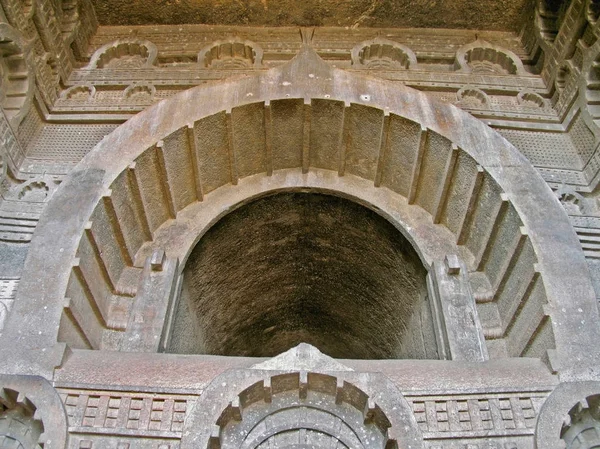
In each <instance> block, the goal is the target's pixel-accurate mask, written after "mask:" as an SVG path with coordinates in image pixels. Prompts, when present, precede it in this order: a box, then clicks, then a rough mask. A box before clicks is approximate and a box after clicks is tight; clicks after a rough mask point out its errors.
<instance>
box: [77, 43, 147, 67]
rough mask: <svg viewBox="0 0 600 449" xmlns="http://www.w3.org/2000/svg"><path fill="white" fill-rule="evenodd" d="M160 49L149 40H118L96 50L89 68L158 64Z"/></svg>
mask: <svg viewBox="0 0 600 449" xmlns="http://www.w3.org/2000/svg"><path fill="white" fill-rule="evenodd" d="M157 57H158V49H157V48H156V45H154V44H153V43H152V42H149V41H142V40H117V41H115V42H111V43H109V44H106V45H103V46H102V47H100V48H99V49H98V50H96V51H95V52H94V54H93V55H92V58H91V59H90V63H89V64H88V65H87V68H88V69H122V70H130V69H140V68H150V67H153V66H154V65H155V64H156V59H157Z"/></svg>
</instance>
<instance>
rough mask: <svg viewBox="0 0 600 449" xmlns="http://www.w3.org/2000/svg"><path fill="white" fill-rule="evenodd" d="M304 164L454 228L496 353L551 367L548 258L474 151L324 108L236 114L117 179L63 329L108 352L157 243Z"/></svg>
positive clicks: (164, 147)
mask: <svg viewBox="0 0 600 449" xmlns="http://www.w3.org/2000/svg"><path fill="white" fill-rule="evenodd" d="M284 123H285V126H284ZM250 124H256V126H254V125H253V126H250ZM209 136H210V137H209ZM369 136H378V138H377V139H372V138H371V137H369ZM340 141H341V142H342V145H341V146H339V142H340ZM303 167H306V170H307V171H311V170H316V171H318V170H334V171H337V172H338V173H339V174H340V175H343V174H347V175H353V176H358V177H360V178H364V179H369V180H371V182H372V183H373V184H371V185H373V186H374V187H384V188H386V189H389V190H391V191H393V192H394V193H395V194H396V195H397V196H398V198H399V199H400V198H403V199H402V200H401V201H406V202H407V203H408V204H409V205H411V204H412V205H413V206H411V207H413V208H414V207H417V206H418V207H419V210H424V211H426V212H427V213H428V214H429V217H430V218H429V219H430V220H432V221H433V223H434V226H436V227H439V228H445V229H446V231H444V232H441V229H440V231H438V232H436V234H438V235H440V236H441V235H448V236H449V240H450V241H449V242H448V243H447V245H456V244H458V245H459V247H460V248H461V249H460V251H462V253H461V254H463V255H464V257H465V258H466V260H467V261H468V264H469V267H470V270H471V271H472V273H471V279H472V284H473V289H474V294H475V297H476V300H477V302H478V303H479V309H480V311H479V314H480V317H481V319H482V322H483V326H484V332H485V336H486V338H488V339H489V340H492V339H493V340H495V341H494V342H493V343H490V344H491V345H493V346H494V348H495V350H493V351H491V352H492V353H493V354H497V355H509V356H537V357H541V358H544V359H545V358H546V355H545V350H546V349H549V348H552V347H553V345H554V343H553V337H552V329H551V326H550V323H549V320H548V318H547V316H546V314H545V311H544V304H545V303H546V297H545V292H544V287H543V283H542V280H541V278H540V276H539V273H538V272H537V270H536V266H535V263H536V255H535V252H534V249H533V247H532V245H531V242H530V241H529V238H528V236H527V232H526V230H525V229H524V228H523V226H522V222H521V220H520V217H519V215H518V213H517V212H516V210H515V209H514V207H513V206H512V204H511V203H510V202H509V201H508V200H507V198H506V197H505V196H504V194H503V192H502V190H501V189H500V187H499V186H498V184H497V183H496V182H495V181H494V180H493V179H492V178H491V176H489V175H488V174H487V173H486V172H485V171H484V170H483V169H482V168H481V167H480V166H478V165H477V163H476V162H475V161H474V160H473V159H472V158H471V157H470V156H469V155H468V154H466V153H465V152H463V151H462V150H460V149H459V148H457V147H455V146H453V145H452V143H451V142H450V141H448V140H447V139H446V138H444V137H442V136H441V135H439V134H437V133H435V132H433V131H431V130H428V129H423V128H421V126H420V125H419V124H417V123H414V122H412V121H410V120H407V119H405V118H403V117H400V116H398V115H395V114H389V115H386V114H384V112H383V111H382V110H380V109H376V108H373V107H367V106H364V105H359V104H350V105H348V106H345V105H344V104H343V103H342V102H339V101H333V100H324V99H314V100H312V101H311V102H310V104H309V103H305V102H304V100H301V99H282V100H272V101H271V102H270V103H269V104H268V105H267V104H265V103H262V102H261V103H252V104H248V105H245V106H240V107H237V108H233V109H232V110H231V112H230V113H226V112H222V113H218V114H216V115H212V116H209V117H206V118H204V119H201V120H199V121H197V122H195V123H194V124H193V125H190V126H189V127H184V128H181V129H179V130H177V131H176V132H174V133H173V134H171V135H169V136H167V137H166V138H164V139H163V140H162V141H159V142H157V144H156V145H155V146H153V147H151V148H149V149H148V150H147V151H146V152H144V153H142V154H141V155H140V156H139V157H138V158H137V159H136V160H135V162H134V163H133V164H131V165H130V166H129V168H128V169H127V170H126V171H124V172H123V173H121V175H119V176H118V178H117V179H116V180H115V181H114V182H113V184H112V185H111V187H110V192H109V193H108V194H107V195H106V196H104V198H103V200H102V201H101V202H100V203H99V204H98V206H97V207H96V209H95V211H94V213H93V214H92V217H91V219H90V223H89V225H88V228H87V230H86V233H85V234H84V235H83V236H82V240H81V242H80V245H79V250H78V253H77V260H76V262H75V264H74V267H73V273H72V276H71V281H70V282H69V286H68V288H67V294H66V296H67V297H68V298H69V303H68V306H67V309H66V314H65V317H64V318H65V319H64V320H63V324H64V326H65V330H66V329H67V328H71V331H69V332H65V333H64V334H65V335H67V334H69V335H80V336H81V338H80V339H79V340H78V339H71V340H67V341H68V342H69V343H70V344H71V345H73V346H76V347H90V348H100V347H101V343H100V342H101V339H102V337H101V336H102V332H103V330H104V329H106V328H107V327H110V326H109V324H108V323H110V322H114V319H113V318H111V301H112V297H113V295H114V294H117V295H123V296H133V295H135V286H133V287H126V284H127V282H126V281H125V279H126V278H127V276H128V273H130V271H131V269H132V268H133V267H134V266H138V267H141V266H143V263H144V260H145V258H146V257H147V256H149V255H150V253H149V252H151V251H152V250H151V248H152V247H153V245H154V243H153V240H154V238H155V237H156V236H157V235H159V234H161V233H164V234H168V233H169V231H168V229H169V226H170V225H171V224H173V225H175V223H177V217H178V216H179V214H180V213H182V211H183V210H184V209H186V208H188V207H192V206H193V205H194V204H197V203H198V202H201V201H205V200H206V201H210V198H211V196H210V193H211V192H213V191H215V190H216V189H218V188H219V187H222V188H226V187H224V186H226V185H228V184H229V185H233V184H236V183H238V182H242V180H243V179H244V178H247V177H250V176H253V175H257V174H261V173H263V174H264V173H267V174H268V173H273V172H277V171H279V170H283V169H294V168H296V169H298V170H302V169H303ZM190 186H194V187H193V188H190ZM207 195H209V196H207ZM163 229H164V231H163ZM448 231H450V232H449V233H448ZM446 233H447V234H446ZM438 238H441V237H438ZM192 241H193V239H192ZM163 243H164V242H163ZM159 245H160V244H159ZM167 251H169V249H168V248H167ZM181 251H182V252H183V253H185V251H186V250H181ZM443 256H444V254H441V253H440V254H435V255H430V256H429V257H430V258H431V259H433V258H442V257H443ZM523 311H525V313H523Z"/></svg>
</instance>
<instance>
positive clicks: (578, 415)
mask: <svg viewBox="0 0 600 449" xmlns="http://www.w3.org/2000/svg"><path fill="white" fill-rule="evenodd" d="M560 437H561V439H562V440H563V441H564V442H565V444H566V449H592V448H596V447H598V446H600V394H596V395H593V396H588V397H586V398H585V399H584V400H582V401H581V402H578V403H577V404H576V405H575V406H573V408H572V409H571V410H570V411H569V415H568V416H567V418H566V419H565V422H564V423H563V426H562V429H561V431H560Z"/></svg>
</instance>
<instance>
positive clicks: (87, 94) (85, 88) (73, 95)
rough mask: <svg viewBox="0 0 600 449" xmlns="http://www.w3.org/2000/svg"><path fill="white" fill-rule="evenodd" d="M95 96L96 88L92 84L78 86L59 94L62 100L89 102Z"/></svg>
mask: <svg viewBox="0 0 600 449" xmlns="http://www.w3.org/2000/svg"><path fill="white" fill-rule="evenodd" d="M95 96H96V87H95V86H94V85H93V84H79V85H77V86H72V87H69V88H68V89H65V90H63V91H62V92H61V94H60V98H61V99H62V100H80V101H81V100H91V99H93V98H94V97H95Z"/></svg>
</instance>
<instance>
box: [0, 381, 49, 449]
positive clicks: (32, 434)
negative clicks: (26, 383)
mask: <svg viewBox="0 0 600 449" xmlns="http://www.w3.org/2000/svg"><path fill="white" fill-rule="evenodd" d="M43 432H44V425H43V424H42V421H41V420H40V419H39V415H37V414H36V407H35V405H33V403H32V402H31V401H30V400H29V399H28V398H27V397H26V396H24V395H23V394H19V392H17V391H15V390H11V389H9V388H0V447H2V448H18V449H34V448H42V447H43V441H40V437H41V435H42V434H43Z"/></svg>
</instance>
